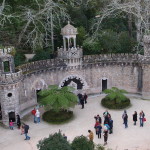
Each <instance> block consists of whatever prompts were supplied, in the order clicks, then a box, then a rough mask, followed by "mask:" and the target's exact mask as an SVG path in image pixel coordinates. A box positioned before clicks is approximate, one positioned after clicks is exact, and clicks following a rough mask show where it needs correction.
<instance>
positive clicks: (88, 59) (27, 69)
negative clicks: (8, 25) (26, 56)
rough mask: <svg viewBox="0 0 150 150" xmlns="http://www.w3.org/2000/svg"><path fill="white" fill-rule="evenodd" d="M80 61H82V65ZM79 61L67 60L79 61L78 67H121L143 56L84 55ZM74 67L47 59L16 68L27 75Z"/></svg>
mask: <svg viewBox="0 0 150 150" xmlns="http://www.w3.org/2000/svg"><path fill="white" fill-rule="evenodd" d="M80 59H82V63H81V60H80ZM80 59H69V60H70V61H73V62H71V63H74V64H76V62H78V61H80V67H81V66H85V65H86V66H87V65H88V64H89V65H90V64H93V65H94V66H97V64H99V65H100V64H101V65H104V64H111V63H112V62H113V63H118V64H120V65H122V63H124V64H130V63H132V62H134V63H136V62H139V61H142V59H143V56H142V55H139V54H101V55H86V56H84V57H83V58H80ZM74 61H75V62H74ZM74 67H75V68H77V66H75V65H74V66H72V67H71V66H70V65H69V62H68V60H63V59H47V60H41V61H35V62H31V63H27V64H24V65H21V66H19V67H17V68H18V69H19V70H22V72H23V74H29V73H32V72H35V71H39V70H45V69H55V68H61V69H62V68H67V69H72V68H74Z"/></svg>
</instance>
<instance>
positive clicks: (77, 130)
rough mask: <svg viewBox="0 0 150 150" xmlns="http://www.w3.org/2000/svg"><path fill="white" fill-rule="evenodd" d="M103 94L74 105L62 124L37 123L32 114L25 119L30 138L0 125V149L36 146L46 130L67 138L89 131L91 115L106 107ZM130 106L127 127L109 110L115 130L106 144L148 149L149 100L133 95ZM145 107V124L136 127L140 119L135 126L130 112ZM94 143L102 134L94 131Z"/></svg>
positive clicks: (33, 149) (123, 148) (27, 149)
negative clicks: (82, 107)
mask: <svg viewBox="0 0 150 150" xmlns="http://www.w3.org/2000/svg"><path fill="white" fill-rule="evenodd" d="M102 97H103V96H102V95H101V96H94V97H90V98H89V99H88V103H87V104H86V105H85V109H83V110H82V109H81V106H79V105H77V106H76V107H75V108H74V109H73V111H74V114H75V119H74V120H72V121H71V122H69V123H67V124H64V125H51V124H47V123H45V122H41V123H40V124H34V123H32V119H31V117H29V119H28V120H27V121H26V123H27V124H29V125H30V130H29V135H30V136H31V140H30V141H24V135H20V131H19V130H18V129H15V130H13V131H12V130H8V129H3V128H2V127H0V150H20V149H21V150H37V148H36V144H37V143H38V141H39V140H40V139H42V138H44V137H48V135H49V134H52V133H55V132H58V130H59V129H61V130H62V133H65V134H66V135H67V136H68V140H69V141H72V140H73V138H74V137H75V136H79V135H85V136H87V135H88V132H87V130H88V129H91V130H93V131H94V123H95V120H94V115H97V114H99V115H100V116H102V114H103V112H104V111H105V108H103V107H102V106H101V105H100V101H101V98H102ZM131 103H132V106H131V107H130V108H128V109H127V113H128V116H129V128H127V129H125V128H124V126H123V124H122V118H121V116H122V113H123V110H121V111H114V110H109V112H110V114H111V116H112V118H113V120H114V133H113V134H112V135H109V137H108V145H107V146H106V148H112V149H113V150H150V144H149V143H150V101H146V100H140V99H139V98H138V99H135V97H134V98H132V100H131ZM135 110H136V111H137V112H138V113H139V111H141V110H144V112H145V114H146V118H147V121H146V123H145V125H144V127H143V128H142V127H139V120H138V123H137V126H134V125H133V122H132V114H133V112H134V111H135ZM94 142H95V143H100V144H103V138H102V139H98V138H97V136H96V135H95V137H94Z"/></svg>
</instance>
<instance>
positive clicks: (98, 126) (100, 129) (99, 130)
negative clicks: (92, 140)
mask: <svg viewBox="0 0 150 150" xmlns="http://www.w3.org/2000/svg"><path fill="white" fill-rule="evenodd" d="M96 133H97V136H98V139H99V138H101V133H102V126H101V124H98V125H97V126H96Z"/></svg>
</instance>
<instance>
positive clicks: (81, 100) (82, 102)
mask: <svg viewBox="0 0 150 150" xmlns="http://www.w3.org/2000/svg"><path fill="white" fill-rule="evenodd" d="M80 103H81V105H82V108H81V109H83V108H84V97H83V96H82V98H81V99H80Z"/></svg>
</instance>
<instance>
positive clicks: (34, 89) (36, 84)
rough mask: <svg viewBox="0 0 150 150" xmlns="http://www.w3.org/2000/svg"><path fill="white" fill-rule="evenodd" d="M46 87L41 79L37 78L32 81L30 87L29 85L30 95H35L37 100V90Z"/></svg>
mask: <svg viewBox="0 0 150 150" xmlns="http://www.w3.org/2000/svg"><path fill="white" fill-rule="evenodd" d="M47 87H48V86H47V84H46V83H45V81H44V80H43V79H40V78H38V79H36V80H35V81H34V82H33V84H32V87H31V90H32V95H33V96H36V99H37V101H38V98H39V96H38V92H40V91H41V90H42V89H46V88H47Z"/></svg>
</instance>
